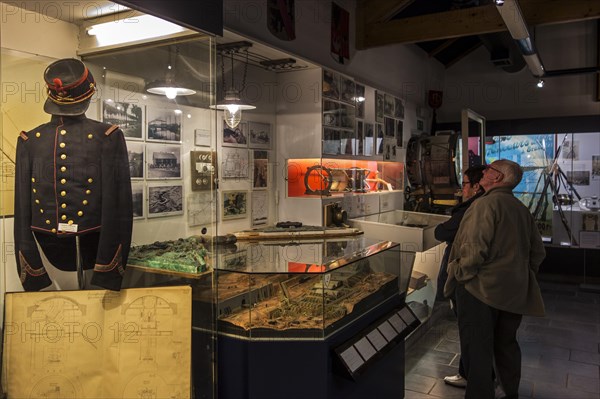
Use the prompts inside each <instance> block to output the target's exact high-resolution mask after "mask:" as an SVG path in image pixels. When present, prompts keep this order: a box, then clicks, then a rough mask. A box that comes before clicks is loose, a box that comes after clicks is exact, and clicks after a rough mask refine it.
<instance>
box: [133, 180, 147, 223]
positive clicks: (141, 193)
mask: <svg viewBox="0 0 600 399" xmlns="http://www.w3.org/2000/svg"><path fill="white" fill-rule="evenodd" d="M145 196H146V189H145V187H144V182H133V183H131V199H132V204H133V218H134V219H143V218H144V216H145V215H144V210H145V208H146V201H145Z"/></svg>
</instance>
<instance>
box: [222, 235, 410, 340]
mask: <svg viewBox="0 0 600 399" xmlns="http://www.w3.org/2000/svg"><path fill="white" fill-rule="evenodd" d="M236 245H237V247H238V250H237V252H236V253H235V254H227V256H229V257H230V259H231V258H232V257H234V256H235V257H236V259H237V261H236V262H230V263H224V262H219V263H218V265H217V267H216V269H215V276H216V277H215V280H216V302H217V305H216V306H217V310H216V313H217V330H218V332H219V333H220V334H228V335H233V336H236V337H239V338H249V339H261V338H268V339H278V338H281V339H290V338H300V339H326V338H327V337H328V336H330V335H331V334H333V333H335V332H337V331H339V330H340V329H341V328H343V327H344V326H346V325H348V324H349V323H351V322H352V321H354V320H356V319H358V318H360V317H362V316H363V315H364V314H366V313H369V312H373V311H375V310H376V309H378V308H379V307H380V306H381V305H382V304H383V303H386V302H389V301H392V300H394V299H397V298H398V297H399V295H400V294H404V293H406V289H407V284H408V279H409V276H410V268H411V267H412V264H410V263H409V262H404V263H403V262H401V259H400V249H399V245H398V244H397V243H393V242H390V241H373V240H370V239H367V238H366V237H364V236H360V237H352V238H338V239H329V240H312V241H311V240H303V241H300V242H292V243H280V242H274V243H272V242H265V241H263V242H260V243H254V242H250V243H244V242H238V243H237V244H236ZM240 255H241V257H240Z"/></svg>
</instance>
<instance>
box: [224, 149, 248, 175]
mask: <svg viewBox="0 0 600 399" xmlns="http://www.w3.org/2000/svg"><path fill="white" fill-rule="evenodd" d="M221 151H222V154H223V156H222V159H221V171H222V173H221V177H222V178H224V179H247V178H248V169H249V168H250V163H249V160H248V150H247V149H244V148H229V147H223V149H222V150H221Z"/></svg>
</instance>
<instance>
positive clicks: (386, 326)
mask: <svg viewBox="0 0 600 399" xmlns="http://www.w3.org/2000/svg"><path fill="white" fill-rule="evenodd" d="M377 329H378V330H379V331H381V333H382V334H383V336H384V337H385V339H387V340H388V341H392V340H393V339H394V338H396V337H397V336H398V333H397V332H396V331H395V330H394V328H393V327H392V326H391V324H390V323H388V322H387V321H384V322H383V323H381V324H380V325H379V327H377Z"/></svg>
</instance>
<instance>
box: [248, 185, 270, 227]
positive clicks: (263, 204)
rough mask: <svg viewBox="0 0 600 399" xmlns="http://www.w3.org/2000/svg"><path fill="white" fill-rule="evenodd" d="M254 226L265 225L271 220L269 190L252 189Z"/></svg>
mask: <svg viewBox="0 0 600 399" xmlns="http://www.w3.org/2000/svg"><path fill="white" fill-rule="evenodd" d="M251 204H252V227H255V226H264V225H266V224H267V222H268V221H269V197H268V192H267V191H252V200H251Z"/></svg>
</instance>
